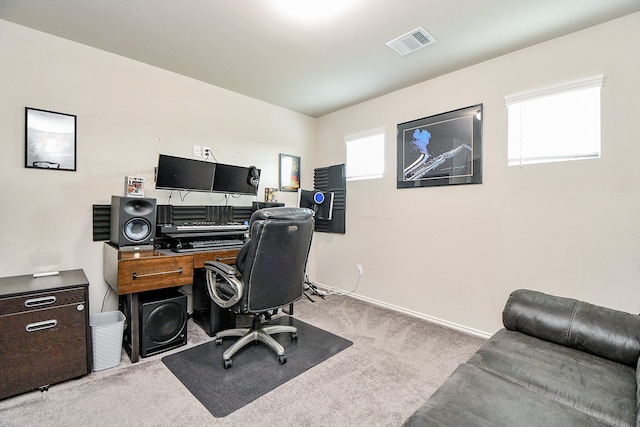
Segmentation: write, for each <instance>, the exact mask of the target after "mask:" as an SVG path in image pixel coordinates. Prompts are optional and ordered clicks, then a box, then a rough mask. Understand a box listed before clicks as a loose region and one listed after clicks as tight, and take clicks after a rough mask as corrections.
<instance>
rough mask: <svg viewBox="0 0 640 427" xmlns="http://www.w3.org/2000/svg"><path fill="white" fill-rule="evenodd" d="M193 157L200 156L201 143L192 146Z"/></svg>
mask: <svg viewBox="0 0 640 427" xmlns="http://www.w3.org/2000/svg"><path fill="white" fill-rule="evenodd" d="M193 157H202V145H194V146H193Z"/></svg>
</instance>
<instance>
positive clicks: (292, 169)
mask: <svg viewBox="0 0 640 427" xmlns="http://www.w3.org/2000/svg"><path fill="white" fill-rule="evenodd" d="M299 189H300V157H298V156H292V155H290V154H282V153H280V191H288V192H297V191H298V190H299Z"/></svg>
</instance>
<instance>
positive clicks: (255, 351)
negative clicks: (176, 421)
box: [162, 316, 353, 417]
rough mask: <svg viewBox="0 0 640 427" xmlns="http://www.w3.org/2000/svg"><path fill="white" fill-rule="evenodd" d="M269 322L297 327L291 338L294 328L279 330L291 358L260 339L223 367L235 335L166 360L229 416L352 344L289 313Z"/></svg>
mask: <svg viewBox="0 0 640 427" xmlns="http://www.w3.org/2000/svg"><path fill="white" fill-rule="evenodd" d="M269 324H270V325H274V324H284V325H293V326H296V327H297V328H298V341H297V342H292V341H291V334H287V333H283V334H276V335H274V338H276V340H277V341H278V342H279V343H280V344H282V346H283V347H284V348H285V353H286V355H287V362H286V363H285V364H283V365H280V364H279V363H278V362H277V356H276V354H275V352H273V351H272V350H271V349H270V348H268V347H267V346H266V345H264V344H259V345H248V346H246V347H244V348H243V349H241V350H240V351H239V352H238V353H236V354H235V355H234V356H233V357H232V360H233V366H232V367H231V368H229V369H224V367H223V363H222V353H223V352H224V350H226V349H227V348H229V347H230V346H231V345H232V344H233V343H234V342H235V340H236V338H225V339H224V340H223V343H222V345H215V342H214V341H210V342H207V343H205V344H201V345H199V346H197V347H193V348H190V349H188V350H184V351H181V352H179V353H175V354H172V355H169V356H165V357H163V358H162V361H163V362H164V364H165V365H166V366H167V367H168V368H169V370H170V371H171V372H172V373H173V374H174V375H175V376H176V377H177V378H178V379H179V380H180V382H182V384H184V386H185V387H186V388H187V389H188V390H189V391H190V392H191V393H192V394H193V395H194V396H195V397H196V398H197V399H198V400H199V401H200V403H202V404H203V405H204V406H205V407H206V408H207V410H209V412H211V414H212V415H213V416H215V417H225V416H227V415H229V414H230V413H232V412H234V411H236V410H238V409H239V408H241V407H243V406H245V405H246V404H248V403H250V402H252V401H254V400H256V399H257V398H259V397H260V396H262V395H264V394H266V393H268V392H270V391H271V390H273V389H275V388H276V387H278V386H280V385H282V384H284V383H285V382H287V381H289V380H290V379H292V378H295V377H296V376H298V375H300V374H301V373H303V372H305V371H306V370H308V369H310V368H312V367H313V366H315V365H317V364H319V363H321V362H323V361H325V360H327V359H328V358H330V357H331V356H333V355H335V354H337V353H339V352H341V351H342V350H344V349H346V348H348V347H350V346H351V345H352V344H353V343H352V342H351V341H349V340H346V339H344V338H341V337H339V336H337V335H334V334H332V333H330V332H327V331H324V330H322V329H319V328H316V327H315V326H312V325H309V324H307V323H304V322H302V321H300V320H297V319H295V318H292V317H288V316H287V317H280V318H277V319H273V320H271V321H270V322H269Z"/></svg>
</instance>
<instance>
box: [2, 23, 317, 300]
mask: <svg viewBox="0 0 640 427" xmlns="http://www.w3.org/2000/svg"><path fill="white" fill-rule="evenodd" d="M0 64H2V66H0V99H1V102H0V144H1V150H2V155H1V156H0V182H1V183H2V185H1V190H0V191H1V193H0V194H1V197H0V198H1V200H2V208H1V213H0V236H1V237H0V239H1V241H2V246H1V248H0V260H1V261H0V276H9V275H18V274H30V273H32V272H33V268H32V266H31V263H30V261H29V254H30V253H31V252H32V251H34V250H35V249H37V248H39V247H45V248H52V249H55V250H58V251H60V252H61V253H62V254H63V258H62V265H61V267H60V268H61V269H74V268H82V269H84V270H85V273H86V274H87V277H88V279H89V281H90V284H91V285H90V299H91V310H92V312H97V311H100V309H101V306H102V300H103V297H104V296H105V293H106V291H107V285H106V283H105V282H104V280H103V275H102V246H103V244H102V243H100V242H93V241H92V205H93V204H109V203H110V199H111V195H113V194H115V195H122V194H123V186H124V184H123V182H124V177H125V176H126V175H135V176H143V177H145V178H146V181H147V182H146V185H145V196H148V197H154V198H157V201H158V203H160V204H166V203H167V202H168V196H169V192H168V191H161V190H159V191H155V189H154V185H153V168H154V166H155V165H156V163H157V157H158V153H165V154H172V155H177V156H183V157H192V155H193V145H196V144H197V145H207V146H210V147H212V149H213V152H214V154H215V156H216V158H217V159H218V161H219V162H222V163H231V164H237V165H242V166H250V165H255V166H257V167H258V168H261V169H262V180H261V185H260V189H259V193H258V198H259V200H261V201H262V200H264V188H265V187H277V186H278V155H279V153H287V154H293V155H298V156H301V157H302V162H303V163H302V164H303V166H304V165H305V164H310V162H311V160H312V158H313V157H312V156H313V154H314V149H315V146H314V143H315V138H316V120H315V119H312V118H310V117H307V116H304V115H300V114H297V113H294V112H291V111H288V110H285V109H282V108H279V107H275V106H273V105H270V104H266V103H263V102H260V101H257V100H254V99H251V98H248V97H245V96H242V95H239V94H236V93H233V92H229V91H227V90H223V89H220V88H218V87H214V86H211V85H208V84H204V83H201V82H198V81H195V80H192V79H189V78H186V77H183V76H179V75H176V74H173V73H170V72H167V71H164V70H160V69H158V68H155V67H151V66H149V65H146V64H142V63H139V62H135V61H131V60H129V59H126V58H123V57H120V56H116V55H113V54H110V53H107V52H104V51H100V50H97V49H93V48H90V47H87V46H83V45H80V44H77V43H73V42H70V41H67V40H63V39H60V38H57V37H53V36H50V35H47V34H44V33H41V32H37V31H33V30H31V29H27V28H25V27H21V26H18V25H15V24H12V23H9V22H6V21H2V20H0ZM25 107H33V108H39V109H44V110H51V111H56V112H62V113H68V114H74V115H77V126H78V130H77V141H78V147H77V149H78V154H77V172H63V171H48V170H36V169H26V168H25V167H24V127H25V112H24V108H25ZM302 174H303V176H302V182H303V183H304V182H312V180H313V170H312V168H311V167H307V168H306V169H303V171H302ZM253 200H256V198H255V197H249V196H242V197H240V198H238V199H232V200H231V201H230V204H235V205H245V206H246V205H250V204H251V202H252V201H253ZM280 201H284V202H286V203H287V204H294V203H295V202H296V198H295V193H280ZM171 203H172V204H174V205H179V204H190V205H193V204H224V203H225V199H224V196H222V195H211V194H208V195H203V194H197V193H192V194H190V195H188V196H187V197H186V199H185V200H184V202H181V201H180V197H179V196H178V194H176V193H175V192H174V195H173V197H172V200H171ZM116 300H117V299H116V297H115V296H114V295H113V294H110V295H108V297H107V303H106V306H105V309H113V308H115V306H116Z"/></svg>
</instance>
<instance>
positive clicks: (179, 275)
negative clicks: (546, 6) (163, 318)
mask: <svg viewBox="0 0 640 427" xmlns="http://www.w3.org/2000/svg"><path fill="white" fill-rule="evenodd" d="M192 281H193V257H192V256H191V255H186V256H173V257H158V258H153V259H127V260H121V261H119V262H118V294H119V295H123V294H130V293H134V292H144V291H149V290H152V289H162V288H170V287H174V286H182V285H189V284H191V282H192Z"/></svg>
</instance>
